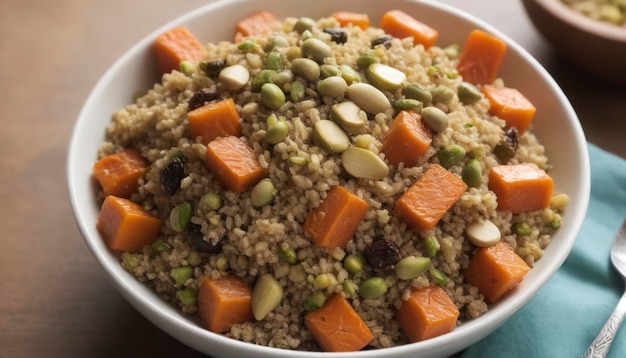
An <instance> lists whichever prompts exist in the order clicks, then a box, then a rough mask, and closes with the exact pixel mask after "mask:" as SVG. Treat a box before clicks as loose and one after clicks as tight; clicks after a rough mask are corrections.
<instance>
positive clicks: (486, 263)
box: [465, 241, 530, 302]
mask: <svg viewBox="0 0 626 358" xmlns="http://www.w3.org/2000/svg"><path fill="white" fill-rule="evenodd" d="M528 271H530V267H529V266H528V265H527V264H526V262H525V261H524V260H522V258H521V257H519V256H518V255H517V254H516V253H515V251H513V249H512V248H511V246H509V245H508V244H506V243H505V242H503V241H500V242H498V243H497V244H495V245H494V246H490V247H481V248H479V249H478V251H477V252H476V254H475V255H474V257H472V259H471V260H470V262H469V265H468V266H467V269H465V278H466V280H467V282H468V283H470V284H472V285H474V286H476V287H477V288H478V290H479V291H480V293H482V294H483V295H484V296H485V298H486V299H487V300H489V301H490V302H496V301H497V300H499V299H500V297H502V296H503V295H504V294H505V293H507V292H509V291H510V290H511V289H513V287H515V286H516V285H517V284H518V283H519V282H520V281H521V280H522V278H524V276H525V275H526V273H528Z"/></svg>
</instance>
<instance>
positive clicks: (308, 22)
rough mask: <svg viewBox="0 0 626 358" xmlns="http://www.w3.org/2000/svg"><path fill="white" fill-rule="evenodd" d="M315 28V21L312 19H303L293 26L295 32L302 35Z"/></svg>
mask: <svg viewBox="0 0 626 358" xmlns="http://www.w3.org/2000/svg"><path fill="white" fill-rule="evenodd" d="M313 27H315V20H313V19H312V18H310V17H301V18H299V19H298V20H296V23H295V24H293V30H294V31H295V32H297V33H299V34H300V35H302V33H303V32H304V31H307V30H308V31H311V29H313Z"/></svg>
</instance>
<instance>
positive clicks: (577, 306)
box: [462, 144, 626, 358]
mask: <svg viewBox="0 0 626 358" xmlns="http://www.w3.org/2000/svg"><path fill="white" fill-rule="evenodd" d="M589 158H590V161H591V197H590V202H589V209H588V211H587V216H586V218H585V220H584V222H583V225H582V229H581V232H580V234H579V236H578V238H577V239H576V242H575V244H574V247H573V249H572V252H571V254H570V255H569V256H568V258H567V260H566V261H565V263H564V264H563V266H561V268H560V269H559V270H558V271H557V273H556V274H555V275H554V276H553V277H552V278H551V279H550V280H549V281H548V282H547V284H546V285H545V286H544V287H543V288H542V289H541V290H540V291H539V292H538V293H537V295H536V296H535V297H534V298H533V299H531V301H530V302H528V304H527V305H526V306H524V307H523V308H522V309H520V310H519V311H518V312H517V313H515V314H514V315H513V316H511V318H510V319H509V320H507V321H506V322H505V323H504V324H503V325H502V326H501V327H500V328H499V329H498V330H496V331H495V332H494V333H493V334H491V335H490V336H488V337H487V338H485V339H484V340H482V341H480V342H479V343H477V344H476V345H474V346H472V347H471V348H469V349H467V350H466V351H465V352H464V353H463V354H462V357H463V358H474V357H507V358H515V357H524V358H527V357H528V358H542V357H545V358H555V357H556V358H559V357H581V356H582V355H583V353H584V352H585V351H586V350H587V347H588V346H589V344H590V343H591V341H592V340H593V339H594V338H595V336H596V335H597V333H598V332H599V331H600V328H602V326H603V325H604V322H605V321H606V319H607V318H608V317H609V315H610V314H611V312H612V311H613V308H614V307H615V305H616V304H617V301H618V300H619V298H620V296H621V295H622V292H623V291H624V282H623V280H622V279H621V277H620V276H619V274H618V273H617V271H616V270H615V269H613V267H612V266H611V263H610V261H609V250H610V248H611V244H612V243H613V239H614V237H615V234H616V233H617V230H618V228H619V226H620V225H621V223H622V221H623V220H624V217H625V216H626V161H625V160H623V159H622V158H620V157H618V156H615V155H613V154H611V153H608V152H605V151H603V150H601V149H600V148H598V147H596V146H595V145H593V144H589ZM608 357H611V358H617V357H626V324H624V326H623V327H622V328H621V330H620V331H618V335H617V337H616V338H615V340H614V341H613V344H612V345H611V350H610V352H609V355H608Z"/></svg>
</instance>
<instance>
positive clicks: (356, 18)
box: [330, 11, 370, 30]
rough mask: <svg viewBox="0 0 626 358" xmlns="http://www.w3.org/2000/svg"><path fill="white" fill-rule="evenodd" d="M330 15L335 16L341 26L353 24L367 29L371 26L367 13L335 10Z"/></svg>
mask: <svg viewBox="0 0 626 358" xmlns="http://www.w3.org/2000/svg"><path fill="white" fill-rule="evenodd" d="M330 16H332V17H334V18H335V20H337V22H339V26H341V27H346V26H348V25H353V26H358V27H360V28H361V29H362V30H365V29H367V28H368V27H369V26H370V17H369V16H368V15H367V14H363V13H358V12H350V11H335V12H333V13H332V14H331V15H330Z"/></svg>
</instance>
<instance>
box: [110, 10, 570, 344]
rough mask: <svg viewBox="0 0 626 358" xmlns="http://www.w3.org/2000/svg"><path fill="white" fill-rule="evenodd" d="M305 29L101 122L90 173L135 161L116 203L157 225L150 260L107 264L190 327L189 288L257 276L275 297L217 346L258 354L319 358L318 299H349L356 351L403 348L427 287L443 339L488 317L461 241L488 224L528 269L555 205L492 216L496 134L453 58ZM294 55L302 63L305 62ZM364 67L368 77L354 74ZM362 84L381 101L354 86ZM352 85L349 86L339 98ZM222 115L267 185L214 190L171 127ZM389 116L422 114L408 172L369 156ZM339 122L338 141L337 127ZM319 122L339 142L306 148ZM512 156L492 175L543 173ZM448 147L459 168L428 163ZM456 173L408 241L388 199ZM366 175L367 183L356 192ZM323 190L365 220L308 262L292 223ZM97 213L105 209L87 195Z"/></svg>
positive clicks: (281, 30) (359, 34)
mask: <svg viewBox="0 0 626 358" xmlns="http://www.w3.org/2000/svg"><path fill="white" fill-rule="evenodd" d="M306 20H307V21H304V20H303V19H296V18H287V19H285V20H284V21H283V22H281V23H280V24H277V25H276V27H275V28H274V32H273V33H272V34H270V35H267V36H253V37H249V38H247V39H246V40H245V42H243V43H240V44H236V43H231V42H219V43H210V44H207V45H206V57H205V58H204V59H202V60H201V61H200V63H198V64H197V65H196V66H185V71H184V73H183V72H180V71H172V72H171V73H166V74H164V75H163V76H162V79H161V81H160V82H159V83H157V84H155V85H154V87H153V88H152V89H150V90H149V91H148V92H147V94H145V95H144V96H142V97H139V98H137V99H136V100H135V102H134V103H132V104H129V105H127V106H126V107H125V108H122V109H120V110H118V111H117V112H115V113H114V114H113V118H112V122H111V124H110V126H109V127H108V128H107V130H106V142H104V143H102V145H101V146H100V150H99V152H98V157H99V158H102V157H105V156H107V155H110V154H113V153H116V152H118V151H120V150H122V149H124V148H133V149H135V150H137V151H138V152H139V153H140V154H141V156H143V157H144V158H145V159H146V160H147V161H148V162H149V164H150V166H149V170H148V171H147V173H146V174H145V175H144V176H143V177H142V178H141V179H140V180H139V188H138V191H137V192H136V193H135V194H133V195H132V196H131V197H130V200H132V201H133V202H136V203H139V204H140V205H141V206H142V207H143V208H144V209H145V210H146V211H148V212H149V213H151V214H152V215H153V216H155V217H157V218H160V219H161V220H163V222H164V226H163V228H162V229H161V233H160V235H159V237H158V240H159V241H158V245H146V246H144V247H143V249H142V250H140V251H139V252H134V253H124V254H123V255H122V257H121V260H120V262H121V264H122V265H123V267H124V268H125V269H126V270H128V271H129V272H130V273H132V274H133V275H134V276H135V277H136V278H137V279H138V280H139V281H141V282H144V283H145V284H147V285H149V286H150V287H151V288H152V289H154V290H155V291H156V292H157V293H158V294H159V295H160V296H162V297H163V299H164V300H167V301H169V302H170V303H171V304H173V305H176V306H178V307H179V308H180V310H181V311H182V312H184V313H186V314H190V315H193V314H195V313H196V312H197V310H198V307H197V299H196V295H197V292H198V289H199V287H200V283H201V282H202V279H203V278H205V277H211V278H219V277H221V276H224V275H227V274H228V275H235V276H238V277H239V278H241V279H243V280H244V281H245V283H247V284H248V285H249V286H250V287H254V285H255V283H256V282H257V280H258V279H259V278H261V277H266V279H265V280H267V281H268V282H270V283H271V285H268V287H269V288H267V290H268V292H270V291H271V292H274V290H277V291H279V290H278V287H282V290H283V291H282V292H281V294H282V295H278V294H275V295H274V296H275V297H274V298H275V299H276V302H271V303H268V304H265V303H264V304H263V305H262V306H260V308H258V307H257V309H258V310H259V311H260V312H261V314H259V316H262V319H261V320H255V319H253V320H250V321H248V322H244V323H239V324H235V325H233V326H232V328H231V329H230V330H229V331H227V332H226V333H225V335H226V336H228V337H232V338H233V339H237V340H242V341H247V342H253V343H256V344H261V345H266V346H271V347H279V348H287V349H296V350H314V351H316V350H320V347H319V346H318V345H317V344H316V342H315V340H314V339H313V337H312V336H311V333H310V332H309V331H308V330H307V329H306V327H305V325H304V316H305V314H306V313H307V312H308V309H315V308H316V307H318V306H319V305H321V304H323V302H324V300H325V299H326V298H328V297H330V296H331V295H332V294H340V295H343V296H344V297H346V298H348V300H349V302H350V303H351V305H352V307H353V308H354V310H355V311H356V312H357V313H358V315H359V316H360V317H361V319H362V320H363V321H364V322H365V323H366V325H367V326H368V328H369V329H370V330H371V331H372V333H373V336H374V338H373V340H372V341H371V342H370V343H369V346H370V347H371V348H383V347H391V346H396V345H401V344H405V343H407V338H406V337H405V335H404V334H403V332H402V331H401V329H400V327H399V324H398V323H397V321H396V319H395V318H394V312H395V310H396V309H397V308H398V307H400V305H401V303H402V300H406V299H407V298H408V297H409V295H410V293H411V291H412V290H413V289H416V288H422V287H427V286H429V285H433V284H438V285H440V286H442V288H443V289H444V290H445V292H446V293H447V295H448V296H449V297H450V298H451V300H452V301H453V302H454V304H455V305H456V306H457V307H458V309H459V310H460V316H459V319H458V322H457V325H458V324H462V323H463V322H465V321H467V320H471V319H475V318H477V317H479V316H480V315H481V314H483V313H484V312H486V311H487V310H488V307H489V305H488V302H486V301H485V299H484V297H483V295H482V294H481V293H480V292H479V290H478V289H477V288H476V287H474V286H473V285H471V284H469V283H467V282H466V281H465V279H464V276H463V271H464V269H465V268H466V267H467V265H468V263H469V261H470V259H471V257H472V256H473V254H474V252H475V251H476V249H477V247H476V246H475V245H474V244H472V242H471V241H470V240H469V239H468V238H467V235H466V234H465V229H466V227H468V226H469V225H471V224H473V223H479V222H482V221H484V220H489V222H491V223H493V224H494V225H495V227H497V229H498V230H499V231H500V233H501V240H502V241H504V242H506V243H507V244H509V245H510V246H511V247H512V248H513V249H514V250H515V252H516V253H517V254H518V255H519V256H520V257H521V258H522V259H523V260H524V261H525V262H526V263H528V265H530V266H532V265H533V264H534V263H535V262H536V261H537V260H539V259H540V258H541V256H542V254H543V249H544V248H545V247H546V246H547V245H548V244H549V242H550V237H551V235H552V234H553V233H554V230H555V225H554V224H553V223H554V222H555V220H556V219H558V220H559V223H560V215H559V213H560V211H561V210H563V207H564V205H560V204H559V205H556V204H555V205H553V208H547V209H544V210H537V211H533V212H525V213H521V214H515V215H514V214H511V213H510V212H507V211H498V210H497V198H496V196H495V194H494V192H493V191H491V190H489V189H488V187H487V181H488V178H487V175H486V174H487V172H488V170H489V168H491V167H493V166H496V165H498V164H501V163H500V160H499V159H498V157H497V156H496V155H495V154H494V148H496V146H498V145H500V144H502V143H506V140H507V136H506V134H505V122H504V121H503V120H501V119H499V118H497V117H494V116H492V115H490V114H489V112H488V110H489V102H488V101H487V99H485V98H484V97H482V96H480V95H476V96H473V97H472V99H471V101H468V100H467V98H463V100H464V101H465V103H464V102H463V101H461V100H460V99H459V97H458V95H457V93H458V88H459V87H461V89H463V88H464V87H463V86H466V84H464V82H463V78H461V77H460V76H458V75H457V71H456V63H457V54H456V52H455V53H454V54H451V53H450V51H449V50H445V49H443V48H441V47H437V46H432V47H430V48H428V49H425V48H424V47H423V46H422V45H414V43H413V40H412V39H411V38H407V39H398V38H393V37H391V36H388V35H386V34H385V33H384V32H383V31H382V30H381V29H378V28H373V27H370V28H368V29H366V30H361V29H360V28H359V27H354V26H347V27H344V28H342V30H341V39H340V41H339V40H337V37H336V36H337V35H336V34H335V32H336V30H335V31H334V32H333V31H325V29H339V28H340V25H339V24H338V23H337V21H336V20H335V19H333V18H323V19H319V20H317V21H315V20H311V19H306ZM309 20H310V21H309ZM381 39H384V42H383V41H382V40H381ZM379 42H380V43H379ZM443 45H449V44H443ZM307 54H309V55H310V57H311V58H312V59H313V60H308V59H307V60H305V59H304V56H306V55H307ZM366 61H371V62H372V63H374V64H375V66H376V67H375V68H372V69H371V70H372V71H374V70H375V71H374V72H372V73H370V74H369V75H367V65H364V63H365V62H366ZM234 66H236V67H234ZM370 66H371V65H370ZM229 68H230V69H231V70H225V69H229ZM233 69H235V70H236V71H235V70H233ZM220 71H222V72H220ZM223 71H227V72H223ZM220 73H221V75H220ZM242 73H245V74H246V76H243V75H242V76H239V74H242ZM385 73H386V74H389V73H391V74H392V75H393V76H392V78H391V79H390V78H388V77H386V76H385ZM248 75H249V76H248ZM248 77H249V78H248ZM328 78H337V80H336V81H335V82H336V83H340V85H333V83H334V82H333V81H334V80H328ZM368 78H369V81H368ZM239 80H241V81H239ZM372 80H374V82H375V81H378V82H381V83H383V86H382V88H381V89H377V88H376V87H374V86H370V85H369V84H368V85H364V84H367V83H369V82H370V81H372ZM504 80H506V79H504ZM238 81H239V82H238ZM500 81H501V80H500ZM233 83H236V85H233ZM359 83H360V84H359ZM326 84H330V85H328V86H326ZM355 84H357V85H358V86H362V87H360V88H358V89H357V90H354V87H352V88H353V89H352V90H351V86H354V85H355ZM379 87H381V86H379ZM357 92H358V95H357V96H358V97H357V98H350V95H351V94H353V95H354V93H357ZM461 93H463V91H461ZM207 94H208V95H207ZM323 94H326V95H323ZM426 97H428V99H427V100H426ZM228 98H232V99H233V100H234V103H235V107H236V110H237V113H238V115H239V116H240V120H239V123H240V125H241V136H240V139H241V140H243V141H244V142H245V143H246V144H247V145H248V146H249V147H250V148H251V150H252V152H253V156H254V157H255V158H256V159H257V160H258V163H259V165H260V166H261V167H262V170H264V171H265V173H266V175H265V178H266V179H263V180H264V181H263V182H261V183H260V184H257V186H255V185H252V186H251V187H250V188H249V189H247V190H244V191H242V192H235V191H232V190H228V189H226V188H225V187H224V185H223V183H220V182H219V181H218V180H217V179H216V177H215V175H214V174H213V173H212V172H211V171H210V170H209V169H208V167H207V156H206V153H207V144H206V143H204V142H203V140H202V138H201V137H198V138H192V136H191V134H190V129H189V122H188V120H187V112H188V111H190V110H192V109H194V108H197V107H200V106H202V105H204V104H205V103H211V102H215V101H220V100H224V99H228ZM407 99H410V100H411V101H410V102H407V101H405V102H399V101H403V100H407ZM347 101H351V102H355V103H357V104H356V105H354V106H352V107H350V110H349V111H348V110H345V111H343V112H341V113H340V115H341V116H346V118H343V117H342V119H340V120H337V118H336V117H337V113H335V114H333V106H334V105H336V104H339V103H346V102H347ZM360 103H361V104H360ZM394 103H396V105H395V106H394V105H393V104H394ZM406 103H409V104H411V105H410V106H408V107H407V106H406V105H405V104H406ZM363 106H365V107H367V110H363V109H362V108H363ZM360 107H361V108H360ZM335 108H336V107H335ZM355 108H356V109H355ZM403 108H407V110H416V111H418V112H419V110H422V111H424V110H426V112H427V113H431V112H432V113H435V115H432V116H431V117H433V119H432V122H433V123H436V124H432V125H433V126H435V125H436V130H434V131H431V133H432V143H431V144H430V145H429V146H428V148H427V149H426V151H425V153H424V154H423V155H422V156H420V157H419V159H418V160H417V162H416V163H415V164H414V165H409V166H405V164H404V163H402V162H401V163H400V164H398V165H392V164H390V163H389V161H388V160H386V158H385V154H384V153H383V151H382V148H383V144H382V139H383V136H384V134H385V133H386V132H387V131H388V130H389V127H390V124H391V123H392V121H393V119H394V117H395V116H396V114H397V113H395V112H394V111H397V110H399V109H403ZM344 120H345V121H346V123H348V125H347V126H343V127H342V126H341V124H342V121H344ZM323 121H326V122H323ZM444 122H445V123H444ZM320 123H322V126H324V125H326V124H327V123H330V124H331V125H332V126H334V127H333V128H334V130H336V131H337V133H339V134H337V135H335V134H332V133H330V134H329V132H325V133H324V134H323V135H320V134H316V132H315V128H316V125H318V126H319V125H320ZM335 127H336V128H335ZM320 136H321V138H318V137H320ZM345 138H347V142H345V143H344V140H345ZM516 140H517V143H516V148H515V150H514V151H512V152H510V153H509V154H510V157H508V158H507V159H508V164H517V163H535V164H536V165H537V166H538V167H539V168H542V169H544V170H546V171H548V170H549V169H550V165H549V163H548V159H547V157H546V155H545V153H544V148H543V146H542V145H541V144H540V143H539V142H538V141H537V139H536V138H535V136H534V135H533V134H532V132H531V131H526V132H524V133H523V134H519V136H518V137H517V138H516ZM337 143H339V144H340V145H339V146H338V145H337ZM348 147H349V148H353V149H355V150H356V149H358V150H359V151H365V152H367V153H368V154H367V155H366V156H361V154H359V155H358V156H357V157H358V158H363V157H366V158H367V159H366V160H369V161H371V163H373V164H372V165H370V166H367V167H359V166H357V167H358V168H357V169H356V170H351V169H350V168H353V167H354V166H355V163H346V162H345V161H344V160H352V159H350V158H354V155H342V152H344V151H345V150H346V148H348ZM449 148H455V150H456V152H458V153H460V154H459V155H458V156H457V157H455V158H454V160H450V159H449V158H447V157H446V156H445V155H444V154H445V151H446V150H448V149H449ZM456 152H455V153H456ZM359 153H361V152H359ZM442 153H443V154H442ZM445 158H447V159H445ZM442 161H445V162H444V163H442ZM470 161H477V163H474V164H472V165H473V166H474V167H473V168H472V169H473V170H478V174H482V176H474V177H472V185H471V186H470V187H468V189H467V190H466V191H465V192H464V193H463V194H462V195H461V196H460V198H459V199H458V200H457V201H456V202H455V203H454V205H452V207H451V208H450V209H449V210H448V211H447V212H446V213H445V214H444V215H443V217H442V218H441V219H440V220H439V222H438V223H437V225H436V226H435V227H434V228H432V229H429V230H425V231H421V232H420V231H417V230H414V229H412V228H410V227H409V226H407V225H406V224H405V223H404V222H402V221H400V220H399V219H398V218H397V217H396V215H394V204H395V203H396V201H397V200H398V198H399V197H400V196H401V195H402V194H403V193H404V192H405V191H406V190H407V189H408V188H409V187H410V186H411V185H412V184H413V183H414V182H415V181H416V180H418V179H419V178H420V177H421V176H422V175H423V174H424V172H425V171H426V170H427V169H428V168H429V167H430V166H431V165H433V164H442V165H444V166H445V167H446V169H447V170H448V171H449V172H450V173H452V174H454V175H455V176H458V177H459V178H461V177H462V175H463V172H464V167H465V166H466V164H467V163H468V162H470ZM372 166H375V167H376V172H375V174H372V176H368V175H370V174H371V173H370V172H371V170H372ZM354 171H357V172H358V173H359V174H354ZM481 172H482V173H481ZM363 173H365V174H363ZM380 173H383V174H380ZM351 174H352V175H351ZM255 184H256V183H255ZM338 185H340V186H342V187H344V188H345V189H346V190H347V191H348V192H350V193H351V194H353V195H354V196H356V197H357V198H359V199H360V200H362V201H364V202H365V203H367V204H368V206H369V208H368V210H367V212H366V213H365V215H364V217H363V219H362V220H361V221H360V222H358V223H357V224H358V226H357V228H356V232H355V234H354V235H353V236H352V237H351V238H350V240H349V241H348V243H347V244H346V245H345V247H338V248H325V247H323V246H321V245H318V244H316V243H315V242H314V241H313V240H312V239H311V238H310V237H309V236H308V235H307V234H305V231H304V229H303V224H304V223H305V221H306V220H307V216H308V215H309V212H311V210H313V209H315V208H316V207H318V206H319V205H320V203H321V202H322V201H323V200H324V198H325V197H326V196H327V193H328V192H329V190H330V189H331V188H333V187H335V186H338ZM98 197H99V199H104V193H102V192H101V193H99V196H98ZM555 202H556V200H555ZM561 202H566V200H559V203H561ZM181 207H185V208H188V207H190V208H191V214H190V215H191V216H190V218H189V217H185V218H181V217H179V216H178V215H179V212H180V211H181V209H180V208H181ZM183 219H184V220H183ZM181 220H182V221H181ZM183 221H184V225H183V224H181V222H183ZM522 224H523V225H524V227H525V228H528V230H524V232H523V235H521V234H519V232H516V229H515V228H516V227H521V226H520V225H522ZM518 231H519V230H518ZM381 240H384V241H381ZM409 257H410V258H411V259H410V260H418V259H417V258H420V257H428V258H429V262H428V263H429V265H426V266H424V267H417V268H413V267H412V266H407V265H408V264H407V263H408V262H409V261H407V260H403V261H402V262H403V265H405V266H407V267H403V266H401V267H400V268H399V270H400V272H402V274H400V276H401V278H398V275H397V274H396V263H397V262H398V261H400V260H401V259H402V258H409ZM426 261H428V260H426ZM418 262H422V261H420V260H418ZM270 288H271V289H270ZM364 291H365V292H364ZM363 297H365V298H363ZM318 301H319V302H318Z"/></svg>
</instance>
